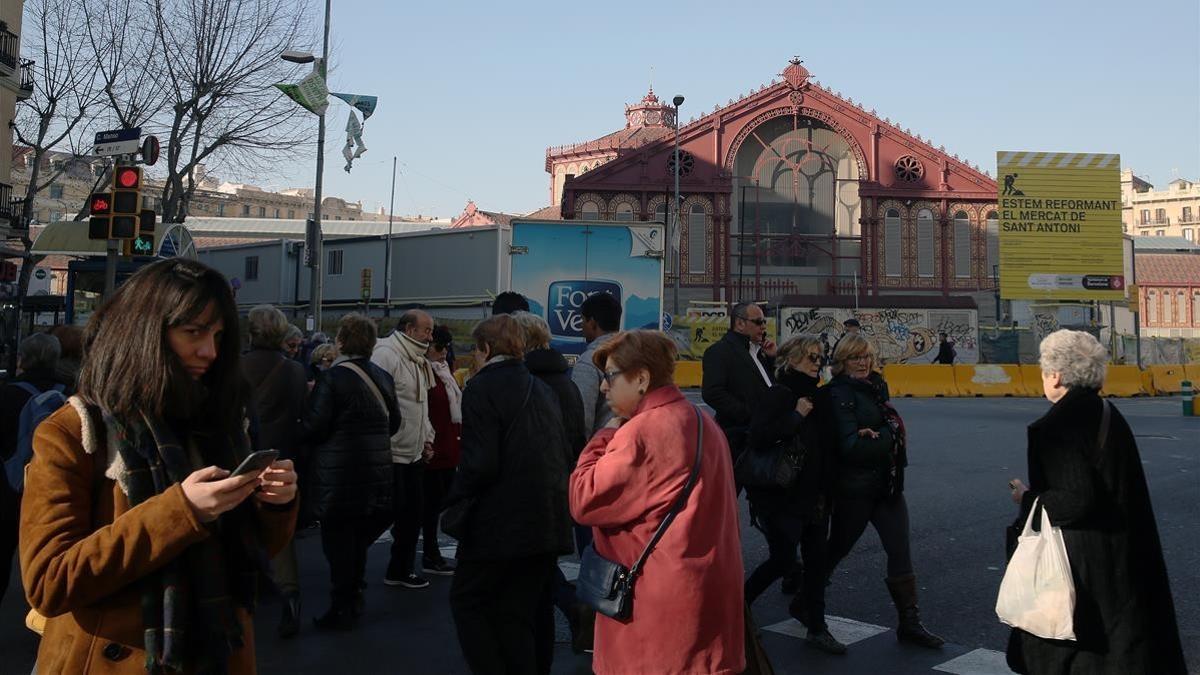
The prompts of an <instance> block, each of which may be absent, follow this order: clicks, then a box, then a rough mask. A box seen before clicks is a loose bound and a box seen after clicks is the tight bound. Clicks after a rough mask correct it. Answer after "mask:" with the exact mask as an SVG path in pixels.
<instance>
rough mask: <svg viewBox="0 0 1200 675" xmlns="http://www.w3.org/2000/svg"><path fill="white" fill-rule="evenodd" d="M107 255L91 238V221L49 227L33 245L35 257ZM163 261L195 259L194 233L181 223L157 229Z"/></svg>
mask: <svg viewBox="0 0 1200 675" xmlns="http://www.w3.org/2000/svg"><path fill="white" fill-rule="evenodd" d="M107 252H108V247H107V242H105V241H104V240H103V239H89V238H88V221H86V220H60V221H58V222H56V223H50V224H49V225H47V226H46V227H45V228H43V229H42V231H41V232H40V233H39V234H38V238H37V240H36V241H34V242H33V250H32V251H31V253H32V254H33V255H69V256H78V257H90V256H103V255H105V254H106V253H107ZM153 255H155V256H158V257H160V258H175V257H184V258H195V257H196V247H195V244H194V243H193V241H192V233H191V232H190V231H189V230H188V228H187V227H185V226H184V225H182V224H180V223H159V224H158V226H157V227H155V228H154V253H153Z"/></svg>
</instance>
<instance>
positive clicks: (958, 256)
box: [954, 211, 971, 279]
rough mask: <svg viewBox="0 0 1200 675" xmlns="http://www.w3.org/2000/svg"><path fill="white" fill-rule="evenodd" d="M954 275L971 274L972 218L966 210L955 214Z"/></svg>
mask: <svg viewBox="0 0 1200 675" xmlns="http://www.w3.org/2000/svg"><path fill="white" fill-rule="evenodd" d="M954 276H955V277H957V278H959V279H966V278H968V277H970V276H971V220H970V218H968V217H967V212H966V211H959V212H958V213H955V214H954Z"/></svg>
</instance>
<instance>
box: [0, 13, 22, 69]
mask: <svg viewBox="0 0 1200 675" xmlns="http://www.w3.org/2000/svg"><path fill="white" fill-rule="evenodd" d="M20 48H21V38H19V37H17V35H16V34H14V33H13V32H12V31H10V30H9V29H8V25H7V24H5V25H3V26H0V65H5V66H8V69H9V70H12V71H15V70H16V69H17V63H18V60H19V59H20V55H19V53H18V50H19V49H20Z"/></svg>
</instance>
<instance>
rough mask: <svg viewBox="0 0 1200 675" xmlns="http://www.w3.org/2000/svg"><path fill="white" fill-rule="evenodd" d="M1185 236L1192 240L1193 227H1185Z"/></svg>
mask: <svg viewBox="0 0 1200 675" xmlns="http://www.w3.org/2000/svg"><path fill="white" fill-rule="evenodd" d="M1183 238H1184V239H1187V240H1188V241H1191V240H1192V228H1190V227H1185V228H1183Z"/></svg>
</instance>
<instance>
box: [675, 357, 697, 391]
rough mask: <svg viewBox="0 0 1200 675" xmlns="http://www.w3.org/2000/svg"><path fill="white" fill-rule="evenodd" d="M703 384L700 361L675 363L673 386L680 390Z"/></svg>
mask: <svg viewBox="0 0 1200 675" xmlns="http://www.w3.org/2000/svg"><path fill="white" fill-rule="evenodd" d="M703 383H704V364H703V363H701V362H700V361H676V362H675V386H677V387H680V388H681V389H683V388H687V387H699V386H700V385H701V384H703Z"/></svg>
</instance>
